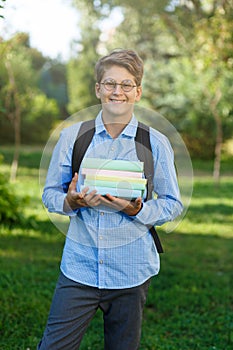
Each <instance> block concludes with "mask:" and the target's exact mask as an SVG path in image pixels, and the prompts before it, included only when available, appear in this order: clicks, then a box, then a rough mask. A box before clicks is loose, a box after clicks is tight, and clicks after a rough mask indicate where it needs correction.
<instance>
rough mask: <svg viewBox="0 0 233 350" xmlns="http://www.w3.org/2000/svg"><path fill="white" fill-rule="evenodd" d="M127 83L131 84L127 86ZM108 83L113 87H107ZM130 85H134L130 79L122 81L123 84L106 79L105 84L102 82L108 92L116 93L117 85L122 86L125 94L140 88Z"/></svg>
mask: <svg viewBox="0 0 233 350" xmlns="http://www.w3.org/2000/svg"><path fill="white" fill-rule="evenodd" d="M126 82H128V83H129V84H126ZM107 83H111V84H112V87H110V88H109V87H108V88H107V87H106V84H107ZM130 83H132V84H133V82H132V81H131V80H129V79H125V80H122V82H121V83H117V82H116V81H115V80H114V79H106V80H104V81H103V82H100V84H101V85H104V88H105V89H106V90H107V91H114V90H115V89H116V86H117V85H120V86H121V89H122V90H123V91H124V92H131V91H132V90H133V88H135V87H138V86H137V85H130Z"/></svg>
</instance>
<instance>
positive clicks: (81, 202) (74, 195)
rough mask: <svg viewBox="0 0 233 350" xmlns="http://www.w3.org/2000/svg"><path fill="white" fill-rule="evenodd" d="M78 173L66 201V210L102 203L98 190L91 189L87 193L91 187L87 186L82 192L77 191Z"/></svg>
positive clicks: (70, 186)
mask: <svg viewBox="0 0 233 350" xmlns="http://www.w3.org/2000/svg"><path fill="white" fill-rule="evenodd" d="M77 181H78V174H77V173H75V175H74V177H73V179H72V181H71V183H70V185H69V188H68V192H67V195H66V198H65V201H64V211H65V212H69V211H70V210H75V209H79V208H82V207H96V206H97V205H99V204H100V203H101V200H100V198H101V196H100V195H98V194H96V192H97V191H91V192H90V193H88V194H87V192H88V190H89V188H88V187H85V188H84V189H83V191H82V192H77V191H76V185H77Z"/></svg>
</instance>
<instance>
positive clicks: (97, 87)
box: [95, 83, 100, 98]
mask: <svg viewBox="0 0 233 350" xmlns="http://www.w3.org/2000/svg"><path fill="white" fill-rule="evenodd" d="M95 94H96V97H97V98H100V84H99V83H96V84H95Z"/></svg>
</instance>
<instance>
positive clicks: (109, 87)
mask: <svg viewBox="0 0 233 350" xmlns="http://www.w3.org/2000/svg"><path fill="white" fill-rule="evenodd" d="M104 87H105V89H106V90H108V91H112V90H114V89H115V87H116V82H115V81H114V80H106V81H104Z"/></svg>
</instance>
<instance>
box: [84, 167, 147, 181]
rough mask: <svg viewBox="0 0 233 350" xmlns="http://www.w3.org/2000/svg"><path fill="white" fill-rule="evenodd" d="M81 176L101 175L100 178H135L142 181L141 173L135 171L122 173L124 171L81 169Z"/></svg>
mask: <svg viewBox="0 0 233 350" xmlns="http://www.w3.org/2000/svg"><path fill="white" fill-rule="evenodd" d="M82 174H83V175H87V174H88V175H101V176H114V177H119V178H122V177H135V178H140V179H142V173H141V172H136V171H124V170H106V169H90V168H83V169H82Z"/></svg>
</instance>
